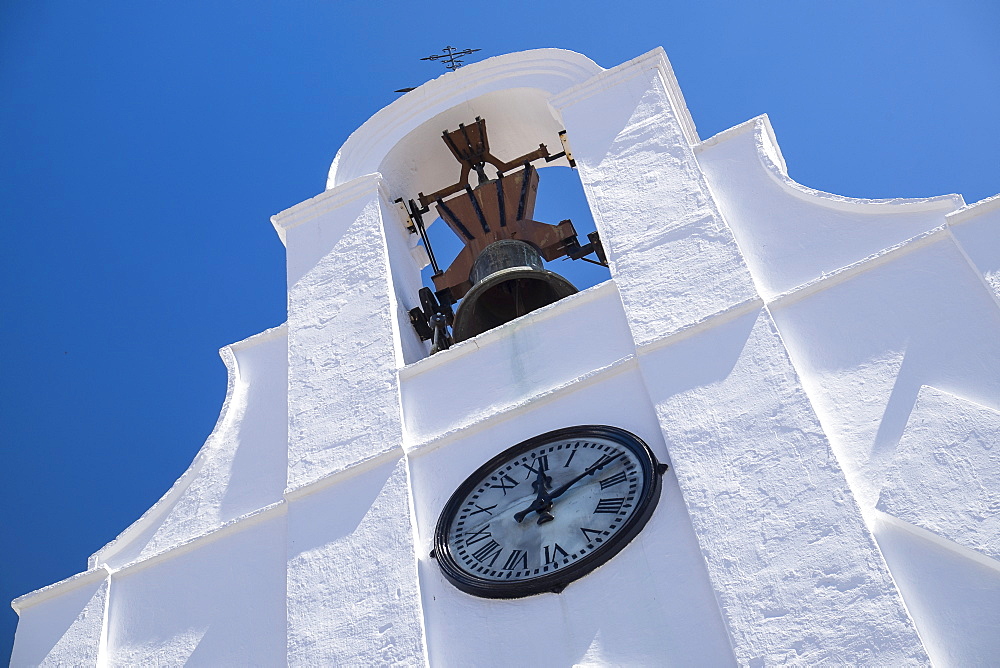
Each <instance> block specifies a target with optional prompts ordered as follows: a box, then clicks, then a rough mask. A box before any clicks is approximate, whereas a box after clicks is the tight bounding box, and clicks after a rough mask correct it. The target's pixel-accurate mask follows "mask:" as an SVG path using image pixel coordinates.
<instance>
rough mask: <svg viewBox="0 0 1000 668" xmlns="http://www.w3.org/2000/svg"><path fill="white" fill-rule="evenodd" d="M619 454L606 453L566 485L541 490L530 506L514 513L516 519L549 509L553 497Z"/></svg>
mask: <svg viewBox="0 0 1000 668" xmlns="http://www.w3.org/2000/svg"><path fill="white" fill-rule="evenodd" d="M617 456H618V454H617V453H616V454H615V455H613V456H608V455H605V456H604V457H601V458H600V459H598V460H597V461H596V462H594V463H593V464H592V465H591V466H590V467H588V468H586V469H584V471H583V473H581V474H580V475H578V476H576V477H575V478H573V479H572V480H570V481H569V482H567V483H566V484H564V485H562V486H560V487H557V488H556V489H554V490H552V492H551V493H548V494H543V493H541V492H539V494H538V497H536V498H535V500H534V501H532V502H531V505H530V506H528V507H527V508H525V509H524V510H522V511H520V512H518V513H517V514H516V515H514V520H515V521H516V522H521V521H522V520H523V519H524V518H525V517H527V516H528V515H529V514H530V513H531V512H532V511H538V510H542V509H543V508H544V509H547V508H548V507H549V506H551V505H552V500H553V499H557V498H559V497H560V496H562V495H563V494H565V493H566V491H567V490H568V489H569V488H570V487H572V486H573V485H575V484H576V483H578V482H580V481H581V480H583V479H584V478H586V477H587V476H589V475H594V474H595V473H597V472H598V471H600V470H601V469H603V468H604V467H605V466H607V465H608V464H610V463H611V462H613V461H614V460H615V457H617Z"/></svg>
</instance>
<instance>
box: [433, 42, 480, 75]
mask: <svg viewBox="0 0 1000 668" xmlns="http://www.w3.org/2000/svg"><path fill="white" fill-rule="evenodd" d="M443 50H444V53H439V54H436V55H433V56H427V57H426V58H421V59H420V60H444V66H445V67H447V68H448V69H449V70H451V71H452V72H454V71H455V70H457V69H458V68H459V67H461V66H462V65H463V64H464V63H463V62H462V61H461V59H460V58H458V56H467V55H469V54H470V53H475V52H476V51H479V50H480V49H462V50H461V51H457V50H456V49H455V47H453V46H446V47H444V49H443Z"/></svg>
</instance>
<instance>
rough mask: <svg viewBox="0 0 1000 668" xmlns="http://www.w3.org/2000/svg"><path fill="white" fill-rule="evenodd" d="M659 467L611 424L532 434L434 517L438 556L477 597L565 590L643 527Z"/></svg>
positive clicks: (641, 446)
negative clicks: (439, 514) (537, 434)
mask: <svg viewBox="0 0 1000 668" xmlns="http://www.w3.org/2000/svg"><path fill="white" fill-rule="evenodd" d="M663 470H666V467H665V466H661V465H659V464H657V462H656V458H655V457H654V456H653V453H652V452H651V451H650V449H649V447H648V446H646V444H645V443H643V442H642V441H641V440H640V439H639V438H638V437H636V436H634V435H632V434H630V433H628V432H627V431H624V430H622V429H618V428H616V427H603V426H586V427H570V428H567V429H560V430H557V431H553V432H549V433H547V434H542V435H541V436H536V437H534V438H531V439H528V440H527V441H524V442H522V443H519V444H517V445H515V446H514V447H512V448H510V449H508V450H506V451H504V452H502V453H501V454H499V455H498V456H496V457H494V458H493V459H491V460H490V461H488V462H487V463H486V464H484V465H483V466H481V467H480V468H479V470H477V471H476V472H475V473H473V474H472V475H471V476H469V477H468V478H467V479H466V480H465V482H463V483H462V485H461V486H460V487H459V488H458V489H457V490H456V491H455V493H454V494H453V495H452V496H451V498H450V499H449V500H448V503H447V504H446V505H445V508H444V510H443V511H442V513H441V517H440V519H439V520H438V525H437V530H436V532H435V535H434V551H435V556H436V557H437V559H438V562H439V564H440V566H441V569H442V572H443V573H444V575H445V577H447V578H448V579H449V580H450V581H451V582H452V583H453V584H454V585H455V586H456V587H458V588H459V589H461V590H463V591H466V592H468V593H470V594H475V595H477V596H486V597H490V598H517V597H520V596H528V595H531V594H537V593H540V592H545V591H555V592H558V591H561V590H562V589H563V588H564V587H565V586H566V585H567V584H569V583H570V582H571V581H573V580H575V579H577V578H579V577H581V576H583V575H585V574H586V573H588V572H590V571H591V570H593V569H594V568H597V567H598V566H600V565H601V564H603V563H604V562H606V561H607V560H608V559H610V558H611V557H613V556H614V555H615V554H617V553H618V552H619V551H621V549H622V548H623V547H625V545H626V544H627V543H628V542H629V541H630V540H632V538H633V537H635V535H636V534H638V533H639V531H641V530H642V527H643V526H644V525H645V524H646V521H647V520H648V519H649V517H650V515H651V514H652V512H653V509H654V508H655V507H656V502H657V501H658V500H659V496H660V487H661V485H660V474H661V473H662V472H663Z"/></svg>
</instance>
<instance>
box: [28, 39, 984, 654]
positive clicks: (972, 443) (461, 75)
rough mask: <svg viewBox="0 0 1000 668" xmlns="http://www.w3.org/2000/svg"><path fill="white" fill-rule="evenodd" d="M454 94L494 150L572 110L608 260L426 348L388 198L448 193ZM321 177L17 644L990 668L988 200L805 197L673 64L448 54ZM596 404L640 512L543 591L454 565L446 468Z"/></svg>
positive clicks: (456, 108)
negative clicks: (557, 585)
mask: <svg viewBox="0 0 1000 668" xmlns="http://www.w3.org/2000/svg"><path fill="white" fill-rule="evenodd" d="M477 115H478V116H482V117H483V118H486V119H487V120H488V121H489V123H490V139H491V146H492V147H493V148H494V150H495V152H496V153H497V154H498V155H516V154H520V153H523V152H524V151H525V150H529V149H530V148H533V147H534V146H536V145H537V144H538V143H540V142H541V143H547V144H550V145H554V144H555V143H556V142H557V138H556V136H555V133H557V132H558V131H559V130H561V129H566V130H567V132H568V138H569V142H570V145H571V147H572V149H573V152H574V157H575V159H576V161H577V164H578V173H579V175H580V178H581V181H582V183H583V186H584V191H585V193H586V196H587V199H588V203H589V204H590V207H591V210H592V212H593V215H594V220H595V223H596V224H597V227H598V230H599V231H600V233H601V238H602V239H603V240H604V243H605V246H606V248H607V250H608V255H609V258H610V261H611V262H610V263H611V273H612V280H611V281H608V282H607V283H604V284H601V285H598V286H595V287H593V288H590V289H589V290H586V291H584V292H582V293H579V294H577V295H574V296H572V297H570V298H567V299H564V300H561V301H560V302H557V303H556V304H553V305H551V306H548V307H546V308H544V309H541V310H539V311H536V312H533V313H531V314H529V315H528V316H525V317H524V318H521V319H518V320H516V321H514V322H511V323H508V324H506V325H504V326H502V327H500V328H497V329H495V330H492V331H490V332H487V333H485V334H483V335H481V336H479V337H476V338H475V339H472V340H469V341H466V342H463V343H462V344H459V345H457V346H455V347H453V348H452V349H450V350H448V351H445V352H443V353H441V354H438V355H435V356H433V357H428V356H427V349H428V347H427V344H426V343H425V342H420V341H419V340H418V339H417V337H416V336H415V335H414V334H413V332H412V329H411V328H410V325H409V323H408V319H407V311H408V309H409V308H412V307H413V306H416V305H417V290H418V289H419V287H420V278H419V270H420V268H421V264H422V262H421V253H420V249H419V248H415V238H414V237H413V236H411V235H409V234H408V233H407V232H406V230H405V228H404V226H403V221H402V220H401V219H400V213H399V211H398V209H397V208H396V207H395V206H394V205H393V204H392V202H393V201H394V199H395V198H397V197H404V196H405V197H413V196H415V194H416V192H417V191H420V190H423V191H424V192H430V191H432V190H434V189H436V188H438V187H440V186H442V185H444V184H446V183H448V182H450V181H451V180H452V179H453V178H454V171H455V170H454V169H453V165H454V163H453V161H452V160H451V159H450V157H448V156H447V155H444V154H443V149H442V147H443V144H442V143H441V142H440V132H441V130H442V129H443V127H452V126H454V125H455V124H457V123H458V122H468V121H471V120H472V118H474V117H475V116H477ZM436 158H441V160H437V159H436ZM444 160H447V162H446V163H444V162H443V161H444ZM328 186H329V189H328V190H327V191H326V192H324V193H322V194H320V195H318V196H317V197H315V198H313V199H310V200H308V201H306V202H303V203H302V204H299V205H297V206H295V207H292V208H291V209H289V210H288V211H285V212H283V213H281V214H278V215H277V216H275V217H274V218H273V223H274V225H275V229H276V230H277V232H278V234H279V236H280V237H281V239H282V241H283V242H284V243H285V245H286V248H287V267H288V270H287V280H288V295H289V301H288V322H287V323H286V324H284V325H282V326H280V327H278V328H275V329H273V330H268V331H267V332H264V333H262V334H260V335H258V336H256V337H252V338H251V339H248V340H247V341H244V342H240V343H237V344H233V345H232V346H228V347H227V348H224V349H223V351H222V356H223V360H224V361H225V363H226V365H227V367H228V369H229V388H228V392H227V396H226V400H225V402H224V405H223V407H222V411H221V414H220V418H219V422H218V424H217V426H216V428H215V430H214V431H213V432H212V434H211V435H210V436H209V438H208V439H207V441H206V443H205V445H204V446H203V447H202V449H201V450H200V451H199V453H198V455H197V456H196V457H195V460H194V462H193V463H192V465H191V467H190V469H189V470H188V471H187V472H186V473H185V474H184V475H183V476H182V477H181V478H180V479H179V480H178V481H177V483H176V484H175V485H174V486H173V487H172V488H171V489H170V490H168V491H167V493H166V494H165V495H164V497H163V498H162V499H161V500H160V501H158V502H157V503H156V504H154V505H153V506H152V508H151V509H150V510H149V511H148V512H147V513H146V514H145V515H143V517H141V518H140V519H139V520H137V521H136V522H135V523H134V524H133V525H132V526H131V527H128V528H127V529H125V530H124V531H123V533H122V534H121V535H120V536H119V537H118V538H117V539H116V540H115V541H113V542H112V543H110V544H109V545H107V546H105V547H104V548H102V549H101V550H99V551H98V552H97V553H96V554H95V555H93V557H91V560H90V562H89V567H88V570H87V571H86V572H85V573H82V574H81V575H78V576H75V577H74V578H70V579H69V580H66V581H63V582H61V583H56V584H55V585H53V586H51V587H49V588H46V589H43V590H40V591H38V592H34V593H32V594H28V595H26V596H24V597H21V598H20V599H18V600H17V601H15V602H14V607H15V609H17V610H18V612H19V614H20V615H21V621H20V624H19V627H18V632H17V638H16V642H15V650H14V656H13V659H12V664H13V665H38V664H50V665H59V664H72V665H125V664H173V663H182V662H188V663H193V664H199V663H200V664H204V665H273V664H281V663H283V662H284V663H289V664H292V665H359V664H361V665H363V664H370V665H371V664H374V665H388V664H394V665H397V664H398V665H425V664H431V665H470V664H474V665H497V666H500V665H521V664H523V665H535V664H542V663H545V664H551V665H575V664H583V665H587V664H591V665H595V664H619V665H712V666H715V665H731V664H734V663H737V664H741V665H755V666H756V665H771V664H778V663H807V664H814V663H844V664H859V665H860V664H864V665H872V664H879V665H901V664H912V663H918V664H926V663H928V662H933V663H934V664H936V665H982V664H989V663H992V662H996V660H998V659H1000V645H998V644H997V642H996V638H997V637H1000V630H998V629H1000V603H998V601H1000V596H997V592H1000V560H998V557H1000V555H998V551H997V543H996V531H997V530H998V529H997V527H996V521H995V517H993V515H995V513H992V510H993V509H994V507H995V505H996V494H997V489H996V485H997V484H998V482H997V480H998V477H997V476H998V471H1000V464H998V460H997V452H998V448H997V447H995V445H996V444H995V440H996V439H995V436H996V432H997V429H998V428H1000V427H998V423H997V415H998V411H1000V385H998V384H1000V348H998V346H1000V344H998V343H997V342H998V341H1000V291H998V290H997V282H996V275H998V272H1000V253H998V249H1000V244H998V243H997V241H996V240H997V238H1000V235H998V234H997V233H996V231H997V229H998V227H997V226H998V223H1000V218H998V217H997V211H998V210H1000V209H998V206H1000V205H998V202H1000V199H996V198H994V199H991V200H986V201H984V202H981V203H978V204H976V205H972V206H969V207H964V206H963V202H962V200H961V197H959V196H954V195H952V196H943V197H933V198H926V199H919V200H881V201H867V200H854V199H850V198H845V197H840V196H836V195H830V194H828V193H823V192H821V191H817V190H813V189H811V188H808V187H805V186H802V185H799V184H797V183H795V182H794V181H792V180H791V179H790V178H789V177H788V175H787V173H786V168H785V165H784V160H783V158H782V157H781V152H780V149H779V148H778V145H777V142H776V140H775V135H774V132H773V130H772V128H771V127H770V124H769V122H768V121H767V119H766V117H761V118H758V119H753V120H751V121H748V122H747V123H745V124H743V125H741V126H738V127H736V128H733V129H731V130H729V131H726V132H724V133H721V134H720V135H718V136H716V137H713V138H711V139H708V140H706V141H701V139H700V138H699V137H698V135H697V132H696V130H695V127H694V123H693V121H692V120H691V118H690V115H689V114H688V112H687V109H686V108H685V106H684V101H683V97H682V95H681V93H680V90H679V88H678V87H677V82H676V80H675V79H674V76H673V73H672V71H671V69H670V65H669V63H668V62H667V60H666V57H665V56H664V55H663V53H662V51H661V50H656V51H653V52H651V53H649V54H646V55H645V56H642V57H640V58H637V59H635V60H633V61H630V62H628V63H625V64H623V65H620V66H618V67H615V68H612V69H610V70H601V68H599V67H598V66H597V65H595V64H594V63H593V62H591V61H590V60H588V59H587V58H585V57H583V56H580V55H579V54H572V53H569V52H565V51H559V50H546V49H543V50H536V51H529V52H524V53H521V54H511V55H509V56H503V57H500V58H492V59H488V60H486V61H483V62H481V63H475V64H473V65H469V66H467V67H465V68H462V69H461V70H459V71H457V72H454V73H449V74H446V75H444V76H442V77H439V78H438V79H436V80H434V81H431V82H428V83H427V84H425V85H424V86H421V87H420V88H418V89H417V90H415V91H413V92H411V93H409V94H407V95H405V96H403V97H402V98H400V99H399V100H397V101H396V102H394V103H393V104H392V105H389V106H388V107H387V108H386V109H383V110H381V111H379V112H378V113H376V114H375V115H374V116H373V117H372V118H371V119H370V120H369V121H368V122H366V123H365V124H364V125H363V126H362V127H361V128H359V129H358V131H356V132H355V133H354V134H353V135H352V136H351V137H350V138H349V139H348V141H347V142H346V143H345V145H344V147H342V149H341V151H340V152H339V153H338V155H337V158H336V159H335V161H334V163H333V165H332V166H331V170H330V175H329V183H328ZM594 423H597V424H609V425H615V426H618V427H621V428H624V429H627V430H629V431H632V432H633V433H635V434H637V435H639V436H640V437H641V438H642V439H644V440H645V441H646V442H647V443H649V445H650V446H651V447H652V449H653V450H654V451H655V453H656V455H657V457H658V458H659V459H660V460H661V461H665V462H669V463H670V465H671V469H670V471H668V472H667V474H666V475H665V476H664V489H663V493H662V498H661V500H660V503H659V506H658V508H657V510H656V512H655V513H654V514H653V516H652V518H651V520H650V521H649V523H648V525H647V526H646V528H645V529H644V530H643V531H642V533H640V534H639V536H638V537H637V538H636V539H635V540H634V541H633V542H632V543H630V544H629V545H628V546H627V547H626V548H625V549H624V550H623V551H622V552H621V553H620V554H618V555H617V556H616V557H614V558H613V559H612V560H611V561H609V562H608V563H607V564H605V565H603V566H602V567H600V568H599V569H597V570H596V571H594V572H593V573H591V574H589V575H587V576H586V577H584V578H582V579H580V580H578V581H576V582H574V583H572V584H571V585H570V586H568V587H567V588H566V589H565V590H564V591H563V592H562V593H561V594H542V595H538V596H533V597H529V598H525V599H518V600H513V601H500V600H486V599H480V598H476V597H474V596H471V595H468V594H465V593H463V592H460V591H459V590H457V589H456V588H454V587H453V586H452V585H451V584H449V583H448V582H447V581H446V580H445V579H444V577H443V576H442V575H441V573H440V571H439V569H438V567H437V564H436V563H435V561H434V559H433V558H432V557H431V556H430V551H431V541H432V536H433V531H434V526H435V524H436V522H437V517H438V514H439V513H440V511H441V508H442V507H443V505H444V503H445V502H446V501H447V499H448V497H449V495H450V494H451V492H452V491H453V490H454V489H455V487H456V486H457V485H458V484H459V483H460V482H461V481H462V480H464V479H465V477H466V476H468V475H469V474H470V473H471V472H472V471H473V470H475V469H476V468H477V467H478V466H479V465H480V464H482V463H483V462H484V461H486V460H487V459H489V458H491V457H492V456H494V455H496V454H497V453H499V452H501V451H502V450H504V449H506V448H507V447H510V446H511V445H513V444H515V443H517V442H519V441H521V440H523V439H525V438H528V437H530V436H533V435H536V434H539V433H542V432H544V431H548V430H551V429H556V428H559V427H565V426H570V425H579V424H594Z"/></svg>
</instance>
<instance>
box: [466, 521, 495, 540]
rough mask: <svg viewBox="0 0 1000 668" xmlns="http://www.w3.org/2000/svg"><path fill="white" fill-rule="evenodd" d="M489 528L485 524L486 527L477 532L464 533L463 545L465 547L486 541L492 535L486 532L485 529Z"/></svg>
mask: <svg viewBox="0 0 1000 668" xmlns="http://www.w3.org/2000/svg"><path fill="white" fill-rule="evenodd" d="M489 528H490V525H489V524H487V525H486V526H484V527H483V528H482V529H480V530H479V531H476V532H475V533H469V532H466V533H465V544H466V545H475V544H476V543H478V542H480V541H484V540H486V539H487V538H489V537H490V536H492V535H493V534H491V533H490V532H489V531H487V529H489Z"/></svg>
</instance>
